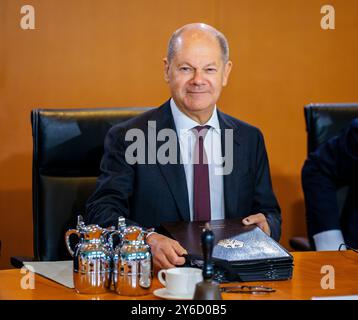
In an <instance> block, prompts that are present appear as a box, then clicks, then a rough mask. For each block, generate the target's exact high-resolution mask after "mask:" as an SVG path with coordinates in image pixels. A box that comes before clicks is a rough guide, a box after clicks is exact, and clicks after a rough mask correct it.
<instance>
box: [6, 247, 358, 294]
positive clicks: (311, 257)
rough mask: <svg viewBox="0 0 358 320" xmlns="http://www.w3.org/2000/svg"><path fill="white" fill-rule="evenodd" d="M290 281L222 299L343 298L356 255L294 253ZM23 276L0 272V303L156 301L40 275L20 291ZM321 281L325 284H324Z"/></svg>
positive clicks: (351, 285) (349, 289) (357, 273)
mask: <svg viewBox="0 0 358 320" xmlns="http://www.w3.org/2000/svg"><path fill="white" fill-rule="evenodd" d="M292 254H293V256H294V264H295V266H294V272H293V278H292V279H291V280H286V281H271V282H250V283H246V284H249V285H265V286H269V287H272V288H274V289H276V292H274V293H268V294H256V295H255V294H237V293H223V299H224V300H244V299H253V300H262V299H273V300H277V299H280V300H291V299H292V300H297V299H311V298H312V297H318V296H319V297H322V296H346V295H357V294H358V254H357V253H355V252H353V251H340V252H335V251H332V252H293V253H292ZM325 265H330V266H332V267H333V268H334V272H335V279H334V289H323V288H321V280H322V278H323V277H324V276H325V274H326V273H321V272H323V270H322V267H323V266H325ZM22 277H23V274H21V273H20V270H19V269H11V270H0V299H1V300H18V299H21V300H91V299H92V300H94V299H96V300H98V299H99V300H123V299H131V300H133V299H134V300H136V299H138V300H156V299H159V298H157V297H156V296H154V295H153V294H148V295H145V296H140V297H126V296H119V295H117V294H115V293H113V292H109V293H106V294H100V295H83V294H77V293H75V291H74V289H69V288H66V287H64V286H62V285H60V284H58V283H56V282H53V281H51V280H48V279H46V278H44V277H42V276H40V275H36V276H35V288H34V289H27V290H24V289H21V286H20V282H21V278H22ZM323 282H324V281H323ZM160 287H161V284H160V283H159V281H158V280H157V279H156V278H155V279H154V281H153V285H152V288H151V292H152V291H153V290H155V289H157V288H160Z"/></svg>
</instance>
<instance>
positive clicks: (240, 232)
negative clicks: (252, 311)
mask: <svg viewBox="0 0 358 320" xmlns="http://www.w3.org/2000/svg"><path fill="white" fill-rule="evenodd" d="M210 225H211V229H212V231H213V233H214V235H215V245H214V249H213V261H214V266H215V278H216V280H218V281H220V282H226V281H265V280H270V281H271V280H286V279H290V278H291V277H292V271H293V257H292V255H291V254H290V253H289V252H288V251H287V250H286V249H285V248H283V247H282V246H281V245H280V244H279V243H277V242H276V241H275V240H274V239H272V238H271V237H269V236H268V235H267V234H266V233H264V232H263V231H262V230H261V229H260V228H258V227H257V226H244V225H243V224H242V223H241V219H227V220H213V221H211V222H210ZM162 227H163V228H164V229H165V230H166V232H168V233H169V235H170V236H171V237H172V238H174V239H175V240H177V241H179V243H180V244H181V245H182V246H183V247H184V248H185V249H186V250H187V251H188V256H187V257H186V259H187V265H190V266H196V267H201V266H202V264H203V259H202V250H201V233H202V230H203V229H204V223H203V222H175V223H172V222H168V223H163V224H162Z"/></svg>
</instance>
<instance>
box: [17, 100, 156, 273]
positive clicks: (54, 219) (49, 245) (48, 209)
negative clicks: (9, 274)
mask: <svg viewBox="0 0 358 320" xmlns="http://www.w3.org/2000/svg"><path fill="white" fill-rule="evenodd" d="M149 109H151V108H147V107H145V108H110V109H109V108H101V109H61V110H45V109H37V110H33V111H32V112H31V122H32V133H33V176H32V179H33V185H32V195H33V226H34V235H33V241H34V243H33V246H34V255H35V257H34V259H35V260H39V261H55V260H64V259H69V258H70V256H69V254H68V253H67V250H66V247H65V241H64V234H65V232H66V231H67V230H68V229H69V228H74V227H75V226H76V217H77V215H78V214H82V215H83V214H84V212H85V203H86V201H87V199H88V197H89V195H90V194H91V193H92V192H93V191H94V188H95V183H96V178H97V176H98V175H99V167H100V161H101V158H102V155H103V143H104V138H105V135H106V133H107V131H108V130H109V128H110V127H111V126H113V125H115V124H117V123H120V122H122V121H125V120H127V119H129V118H131V117H133V116H136V115H139V114H140V113H142V112H144V111H147V110H149ZM25 259H26V258H23V257H12V258H11V263H12V265H13V266H15V267H21V266H22V261H25Z"/></svg>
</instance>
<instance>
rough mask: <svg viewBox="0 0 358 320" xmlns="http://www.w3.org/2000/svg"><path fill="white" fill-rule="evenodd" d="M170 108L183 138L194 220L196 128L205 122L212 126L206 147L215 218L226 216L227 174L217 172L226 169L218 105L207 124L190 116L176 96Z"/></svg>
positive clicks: (184, 160)
mask: <svg viewBox="0 0 358 320" xmlns="http://www.w3.org/2000/svg"><path fill="white" fill-rule="evenodd" d="M170 107H171V110H172V114H173V117H174V123H175V127H176V131H177V135H178V138H179V146H180V156H181V160H182V163H183V166H184V170H185V176H186V184H187V189H188V198H189V207H190V219H191V220H193V218H194V209H193V208H194V203H193V190H194V186H193V184H194V167H193V160H194V148H195V143H196V137H195V134H194V132H193V130H192V128H194V127H196V126H204V125H208V126H210V127H211V128H210V129H209V130H208V132H207V134H206V136H205V140H204V148H205V152H206V155H207V158H208V168H209V184H210V206H211V220H220V219H224V217H225V208H224V178H223V175H221V174H217V172H218V171H220V169H221V168H222V155H221V135H220V125H219V119H218V114H217V110H216V106H215V109H214V111H213V114H212V116H211V118H210V119H209V120H208V122H206V123H205V124H200V123H197V122H196V121H194V120H193V119H191V118H189V117H188V116H187V115H186V114H184V113H183V112H181V111H180V110H179V108H178V107H177V105H176V104H175V102H174V100H173V99H171V100H170ZM215 169H216V170H215Z"/></svg>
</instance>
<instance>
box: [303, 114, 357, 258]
mask: <svg viewBox="0 0 358 320" xmlns="http://www.w3.org/2000/svg"><path fill="white" fill-rule="evenodd" d="M302 186H303V191H304V195H305V202H306V216H307V227H308V235H309V237H310V239H311V242H312V243H313V244H314V246H315V248H316V250H318V251H323V250H338V249H339V247H340V245H341V244H342V243H345V244H347V245H348V246H350V247H353V248H358V118H356V119H354V120H353V121H352V122H351V124H350V125H349V127H348V128H347V129H346V130H344V131H343V132H342V133H341V134H339V135H337V136H335V137H333V138H332V139H330V140H328V141H327V142H326V143H324V144H323V145H321V146H320V147H319V148H318V149H317V150H316V151H315V152H313V153H311V154H310V155H309V157H308V159H307V160H306V161H305V164H304V166H303V169H302ZM345 186H347V187H348V193H347V198H346V201H345V203H344V206H343V210H342V213H341V214H340V212H339V206H338V202H337V190H338V189H340V188H342V187H345ZM342 248H343V249H345V248H344V246H343V247H342Z"/></svg>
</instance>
